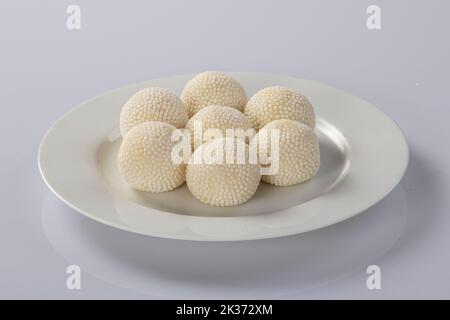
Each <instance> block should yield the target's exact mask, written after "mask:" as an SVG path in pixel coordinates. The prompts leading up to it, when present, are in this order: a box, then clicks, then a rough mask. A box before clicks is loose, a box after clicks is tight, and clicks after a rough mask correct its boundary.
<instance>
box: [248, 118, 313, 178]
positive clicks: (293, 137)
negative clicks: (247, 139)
mask: <svg viewBox="0 0 450 320" xmlns="http://www.w3.org/2000/svg"><path fill="white" fill-rule="evenodd" d="M274 129H275V130H277V132H278V134H279V143H278V152H275V150H276V148H275V147H274V146H273V145H272V141H271V139H270V138H269V137H270V135H271V134H272V133H271V131H272V130H274ZM264 137H266V139H267V140H266V143H261V141H262V140H261V139H263V138H264ZM254 139H258V140H257V141H258V142H257V144H258V156H259V159H260V161H261V165H267V164H266V163H265V160H263V159H264V158H265V157H267V156H269V157H270V158H271V159H270V160H271V165H272V166H273V168H274V169H275V168H276V167H277V166H276V165H274V161H277V159H278V170H275V171H274V172H273V173H274V174H270V175H263V176H262V178H261V179H262V181H264V182H267V183H270V184H273V185H276V186H291V185H295V184H298V183H302V182H305V181H307V180H309V179H311V178H312V177H313V176H314V175H315V174H316V173H317V171H318V169H319V166H320V149H319V142H318V139H317V137H316V135H315V133H314V131H313V130H312V129H311V128H310V127H308V126H307V125H305V124H303V123H300V122H298V121H294V120H289V119H280V120H274V121H271V122H269V123H268V124H267V125H265V126H264V127H263V128H262V129H261V130H260V131H259V132H258V134H257V135H256V136H255V137H254ZM253 143H256V142H255V141H253ZM276 153H278V155H277V154H276Z"/></svg>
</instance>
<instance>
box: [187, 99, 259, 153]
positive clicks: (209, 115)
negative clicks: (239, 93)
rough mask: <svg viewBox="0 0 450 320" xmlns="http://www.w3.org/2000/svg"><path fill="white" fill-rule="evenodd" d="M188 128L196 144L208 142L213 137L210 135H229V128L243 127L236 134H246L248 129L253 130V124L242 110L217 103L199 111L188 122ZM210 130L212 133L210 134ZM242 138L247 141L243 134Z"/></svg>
mask: <svg viewBox="0 0 450 320" xmlns="http://www.w3.org/2000/svg"><path fill="white" fill-rule="evenodd" d="M186 129H187V130H189V132H190V133H191V141H192V142H193V143H194V142H195V145H196V146H199V145H201V144H203V143H204V142H208V141H209V140H210V138H212V137H209V136H210V135H211V136H215V135H216V134H217V135H218V134H220V135H219V136H222V137H225V136H227V129H234V130H236V131H237V129H241V130H239V131H241V132H234V133H235V134H246V133H247V130H253V128H252V124H251V123H250V121H249V120H248V119H247V117H246V116H244V114H243V113H242V112H240V111H238V110H236V109H234V108H230V107H226V106H217V105H212V106H208V107H205V108H203V109H201V110H200V111H199V112H197V113H196V114H195V115H194V116H193V117H192V118H190V119H189V121H188V122H187V124H186ZM197 131H200V132H197ZM208 131H210V132H209V133H210V134H208ZM217 131H218V132H217ZM229 133H230V132H228V134H229ZM249 133H251V132H249ZM242 138H244V141H245V136H242ZM250 138H252V136H251V137H250ZM194 139H196V141H194Z"/></svg>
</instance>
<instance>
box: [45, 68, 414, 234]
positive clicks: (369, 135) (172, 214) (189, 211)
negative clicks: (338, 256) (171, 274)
mask: <svg viewBox="0 0 450 320" xmlns="http://www.w3.org/2000/svg"><path fill="white" fill-rule="evenodd" d="M232 75H233V76H234V77H235V78H236V79H238V80H239V81H240V82H241V83H242V85H243V86H244V88H245V89H246V91H247V94H248V96H251V95H252V94H253V93H255V92H256V91H258V90H259V89H262V88H264V87H267V86H271V85H281V86H287V87H291V88H294V89H297V90H299V91H301V92H303V93H304V94H305V95H306V96H307V97H308V98H309V99H310V101H311V102H312V104H313V106H314V107H315V110H316V113H317V115H318V123H317V129H316V131H317V134H318V136H319V140H320V148H321V166H320V169H319V172H318V174H317V175H316V176H315V177H314V178H313V179H312V180H310V181H308V182H306V183H304V184H301V185H297V186H292V187H274V186H271V185H268V184H264V183H262V184H261V185H260V187H259V188H258V190H257V192H256V194H255V196H254V197H253V198H252V199H250V200H249V201H248V202H247V203H245V204H243V205H241V206H236V207H227V208H215V207H209V206H207V205H204V204H202V203H201V202H199V201H198V200H196V199H195V198H194V197H193V196H192V195H191V194H190V193H189V191H188V190H187V188H186V186H185V185H183V186H181V187H180V188H178V189H176V190H174V191H170V192H166V193H161V194H151V193H144V192H139V191H135V190H132V189H130V188H129V187H128V186H127V185H126V184H125V182H124V181H123V180H122V179H121V178H120V176H119V174H118V170H117V166H116V156H117V151H118V147H119V145H120V142H121V137H120V134H119V129H118V119H119V113H120V110H121V108H122V106H123V104H124V103H125V101H126V100H127V99H128V98H129V97H130V96H131V95H132V94H133V93H134V92H136V91H137V90H139V89H141V88H143V87H146V86H159V87H165V88H168V89H171V90H173V91H175V92H177V93H180V92H181V90H182V88H183V87H184V85H185V84H186V82H187V81H188V80H189V79H191V78H192V77H193V76H194V75H180V76H174V77H169V78H163V79H158V80H151V81H147V82H143V83H139V84H134V85H130V86H127V87H123V88H119V89H116V90H113V91H110V92H107V93H105V94H102V95H100V96H97V97H95V98H93V99H91V100H89V101H87V102H84V103H82V104H80V105H79V106H77V107H75V108H74V109H73V110H71V111H70V112H68V113H67V114H65V115H64V116H63V117H62V118H60V119H59V120H58V121H57V122H56V123H55V124H54V125H53V126H52V127H51V128H50V130H49V131H48V132H47V133H46V135H45V137H44V138H43V140H42V143H41V146H40V148H39V155H38V158H39V168H40V171H41V174H42V177H43V179H44V180H45V182H46V183H47V185H48V186H49V188H50V189H51V190H52V191H53V192H54V193H55V194H56V195H57V196H59V197H60V198H61V199H62V200H63V201H64V202H65V203H67V204H68V205H69V206H71V207H72V208H73V209H75V210H77V211H79V212H81V213H82V214H84V215H86V216H88V217H90V218H92V219H94V220H97V221H99V222H101V223H104V224H107V225H109V226H112V227H116V228H119V229H123V230H128V231H131V232H136V233H141V234H146V235H151V236H157V237H164V238H173V239H185V240H204V241H231V240H250V239H263V238H271V237H280V236H286V235H290V234H296V233H301V232H306V231H310V230H314V229H318V228H322V227H325V226H328V225H331V224H334V223H337V222H340V221H342V220H345V219H348V218H350V217H352V216H354V215H356V214H358V213H360V212H362V211H364V210H365V209H367V208H369V207H370V206H372V205H373V204H375V203H376V202H378V201H380V200H381V199H382V198H383V197H384V196H385V195H387V194H388V193H389V192H390V191H391V190H392V189H393V188H394V187H395V186H396V185H397V184H398V182H399V181H400V179H401V178H402V176H403V174H404V172H405V170H406V167H407V164H408V146H407V143H406V140H405V138H404V136H403V134H402V132H401V131H400V129H399V128H398V127H397V125H396V124H395V123H394V122H393V121H392V120H391V119H390V118H389V117H387V116H386V115H385V114H384V113H382V112H381V111H380V110H378V109H377V108H376V107H374V106H373V105H371V104H369V103H367V102H365V101H363V100H361V99H360V98H357V97H354V96H352V95H350V94H347V93H345V92H342V91H339V90H336V89H334V88H331V87H329V86H326V85H323V84H320V83H317V82H314V81H309V80H302V79H296V78H292V77H286V76H278V75H268V74H258V73H232Z"/></svg>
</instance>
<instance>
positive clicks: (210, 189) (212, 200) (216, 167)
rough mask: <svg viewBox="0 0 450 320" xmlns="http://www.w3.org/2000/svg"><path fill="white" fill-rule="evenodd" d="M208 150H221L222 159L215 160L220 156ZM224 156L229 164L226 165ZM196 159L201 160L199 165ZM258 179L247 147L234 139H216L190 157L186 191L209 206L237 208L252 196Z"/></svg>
mask: <svg viewBox="0 0 450 320" xmlns="http://www.w3.org/2000/svg"><path fill="white" fill-rule="evenodd" d="M239 148H241V150H242V151H241V153H239V151H238V149H239ZM211 150H223V153H222V158H221V157H219V156H217V155H218V153H219V152H217V153H214V152H212V151H211ZM206 154H214V155H213V156H211V158H212V159H213V160H212V161H211V160H208V157H207V155H206ZM238 154H241V155H243V156H242V157H241V156H238ZM227 155H229V156H228V157H229V159H232V161H231V162H230V161H227V159H226V158H227ZM196 159H201V161H200V162H201V163H199V162H196V161H197V160H196ZM255 159H256V156H255ZM260 179H261V175H260V165H259V163H258V162H257V161H252V160H251V159H250V157H249V146H248V144H246V143H244V142H243V141H242V140H240V139H235V138H218V139H214V140H212V141H211V142H209V143H204V144H202V145H201V146H200V147H198V148H197V149H196V150H195V152H194V153H193V155H192V156H191V159H190V161H189V163H188V165H187V169H186V183H187V186H188V188H189V190H190V191H191V193H192V194H193V195H194V196H195V197H196V198H197V199H198V200H200V201H201V202H203V203H206V204H208V205H210V206H219V207H227V206H236V205H239V204H242V203H244V202H246V201H248V200H249V199H250V198H251V197H252V196H253V195H254V194H255V192H256V189H257V188H258V185H259V181H260Z"/></svg>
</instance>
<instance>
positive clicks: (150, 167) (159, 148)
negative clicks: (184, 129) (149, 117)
mask: <svg viewBox="0 0 450 320" xmlns="http://www.w3.org/2000/svg"><path fill="white" fill-rule="evenodd" d="M175 130H177V129H176V128H175V127H174V126H172V125H170V124H168V123H164V122H157V121H151V122H144V123H141V124H139V125H137V126H135V127H134V128H132V129H131V130H130V131H129V132H128V134H127V135H126V136H125V138H124V139H123V141H122V144H121V145H120V149H119V155H118V165H119V172H120V174H121V176H122V178H123V179H124V180H125V181H126V182H127V183H128V184H129V185H130V186H131V187H132V188H134V189H136V190H140V191H150V192H163V191H169V190H173V189H175V188H176V187H178V186H180V185H181V184H183V182H184V181H185V177H186V175H185V174H186V165H185V164H184V163H180V164H177V163H174V162H173V161H172V148H173V146H174V144H175V143H176V142H172V140H171V137H172V134H173V132H174V131H175Z"/></svg>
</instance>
